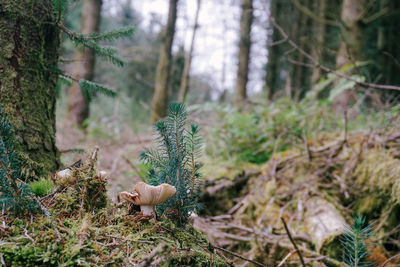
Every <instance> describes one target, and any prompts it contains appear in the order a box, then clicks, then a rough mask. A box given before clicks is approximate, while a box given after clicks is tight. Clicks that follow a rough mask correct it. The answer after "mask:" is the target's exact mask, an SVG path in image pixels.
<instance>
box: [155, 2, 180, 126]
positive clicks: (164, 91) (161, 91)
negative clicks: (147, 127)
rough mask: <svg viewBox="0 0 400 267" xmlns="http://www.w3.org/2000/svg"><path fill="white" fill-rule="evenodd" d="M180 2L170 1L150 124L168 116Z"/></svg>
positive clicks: (163, 33) (162, 34) (162, 35)
mask: <svg viewBox="0 0 400 267" xmlns="http://www.w3.org/2000/svg"><path fill="white" fill-rule="evenodd" d="M177 4H178V0H169V11H168V21H167V25H165V27H164V29H163V31H162V33H161V39H162V40H161V47H160V57H159V60H158V65H157V71H156V83H155V91H154V96H153V100H152V107H151V115H150V123H154V122H156V121H157V120H159V119H161V118H163V117H164V116H165V115H166V111H167V104H168V87H169V82H170V79H171V73H170V69H171V64H172V56H171V49H172V42H173V40H174V35H175V22H176V16H177Z"/></svg>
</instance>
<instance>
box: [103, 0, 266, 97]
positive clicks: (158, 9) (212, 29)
mask: <svg viewBox="0 0 400 267" xmlns="http://www.w3.org/2000/svg"><path fill="white" fill-rule="evenodd" d="M168 2H169V1H168V0H132V4H133V5H134V7H135V9H136V10H137V11H138V12H139V13H140V14H141V15H142V16H143V21H142V22H141V23H142V25H143V26H144V27H146V26H147V25H148V24H149V22H150V19H151V14H152V13H154V14H157V15H159V16H160V17H161V18H162V20H163V22H164V23H166V20H167V16H168ZM268 2H269V0H255V1H254V15H255V23H253V28H252V42H253V45H252V48H251V65H250V76H249V84H248V91H249V93H252V92H257V91H260V90H261V88H262V86H263V85H264V76H265V72H264V66H265V64H266V59H267V49H266V41H267V31H266V25H267V16H268V14H267V12H268ZM113 3H115V0H106V1H105V8H106V10H108V12H112V6H113ZM196 8H197V0H181V1H179V9H178V19H177V24H176V33H175V40H174V50H175V51H176V50H177V48H178V47H179V45H182V44H184V45H185V49H186V50H188V49H189V46H190V39H191V36H192V28H193V24H194V17H195V12H196ZM106 12H107V11H106ZM239 24H240V1H239V0H202V3H201V9H200V15H199V26H200V27H199V28H198V32H197V35H196V41H195V47H194V58H193V61H192V68H191V71H192V73H197V74H207V75H208V76H210V77H212V79H213V81H214V82H213V84H216V85H217V86H218V88H219V89H220V90H222V89H223V88H226V89H228V90H233V88H234V85H235V79H236V70H237V53H238V40H239ZM224 62H225V63H224ZM224 65H225V73H226V78H225V81H223V79H222V77H223V68H224V67H223V66H224Z"/></svg>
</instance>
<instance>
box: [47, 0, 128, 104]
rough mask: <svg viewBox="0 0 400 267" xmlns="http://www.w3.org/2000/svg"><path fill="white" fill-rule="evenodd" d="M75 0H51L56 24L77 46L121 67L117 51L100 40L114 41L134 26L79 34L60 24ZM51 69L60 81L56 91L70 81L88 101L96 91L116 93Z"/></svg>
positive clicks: (122, 62) (56, 69) (54, 68)
mask: <svg viewBox="0 0 400 267" xmlns="http://www.w3.org/2000/svg"><path fill="white" fill-rule="evenodd" d="M76 1H77V0H53V7H54V11H55V13H56V15H57V16H58V23H59V24H58V26H59V28H60V29H61V30H62V31H63V32H64V33H65V34H66V36H67V37H68V39H70V40H71V41H72V42H73V43H74V45H75V46H76V47H78V48H89V49H92V50H93V51H94V53H95V54H96V55H98V56H100V57H102V58H104V59H106V60H107V61H110V62H111V63H112V64H113V65H115V66H118V67H122V66H123V65H124V61H123V60H122V59H121V58H120V57H119V55H118V51H117V50H116V49H115V48H113V47H110V46H105V45H101V44H99V42H100V41H114V40H116V39H119V38H122V37H127V36H131V35H132V34H133V33H134V30H135V28H134V27H121V28H118V29H114V30H111V31H107V32H104V33H91V34H81V33H77V32H74V31H72V30H71V29H69V28H67V27H66V26H65V25H64V24H62V22H61V21H62V17H63V16H64V15H65V12H66V10H67V9H68V6H69V5H70V4H71V3H73V2H76ZM49 68H50V69H51V70H52V71H55V72H57V73H58V74H59V76H60V81H59V82H58V85H57V91H59V89H60V86H61V84H62V83H63V84H66V85H68V86H71V85H72V81H76V82H78V83H79V86H80V87H81V89H82V94H83V95H84V97H85V99H86V100H87V101H88V102H90V101H91V100H92V98H93V96H94V95H95V94H96V93H102V94H104V95H106V96H110V97H115V96H116V95H117V93H116V92H115V91H113V90H112V89H110V88H108V87H106V86H104V85H101V84H98V83H94V82H91V81H87V80H84V79H81V80H76V79H75V78H74V77H72V76H71V75H68V74H66V73H65V72H64V71H62V70H61V69H59V68H57V67H54V66H51V67H49Z"/></svg>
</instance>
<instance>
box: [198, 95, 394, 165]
mask: <svg viewBox="0 0 400 267" xmlns="http://www.w3.org/2000/svg"><path fill="white" fill-rule="evenodd" d="M191 111H192V112H194V113H195V114H197V116H198V117H200V118H204V117H206V118H207V122H205V124H206V131H207V132H208V133H209V134H208V135H207V140H206V144H207V147H206V153H207V157H208V158H211V159H212V162H218V164H219V165H221V164H220V163H221V162H224V163H225V164H226V165H228V166H231V167H233V168H237V167H238V168H241V167H243V166H244V165H246V164H247V163H252V164H257V165H259V164H263V163H265V162H267V161H268V160H269V159H270V158H271V157H273V156H274V154H276V153H278V152H283V151H286V150H288V149H293V147H299V146H303V145H304V142H305V141H304V139H306V140H310V139H314V140H315V139H317V138H319V137H320V135H321V133H327V134H329V135H331V136H338V135H340V134H343V132H344V128H345V127H346V131H353V132H354V131H371V130H376V129H385V128H386V127H390V126H391V124H392V123H393V119H394V118H395V117H396V116H397V114H398V107H397V106H396V107H393V108H392V109H390V110H388V111H377V112H370V113H368V112H366V113H358V114H356V113H352V114H349V115H348V116H347V120H346V122H345V120H344V116H343V115H339V114H338V113H336V112H334V111H333V109H332V107H331V105H330V104H329V103H328V102H326V101H319V102H318V101H309V100H307V99H305V100H303V101H300V102H295V101H292V100H289V99H280V100H277V101H275V102H271V103H269V102H265V101H261V102H257V103H252V104H249V105H248V106H247V107H246V108H245V109H244V110H237V109H236V108H234V107H232V106H229V105H228V106H223V105H221V104H218V105H213V104H208V105H202V106H194V107H192V109H191ZM350 116H351V117H350ZM212 162H211V165H210V166H209V167H211V168H213V169H215V166H213V164H212ZM208 163H210V162H208Z"/></svg>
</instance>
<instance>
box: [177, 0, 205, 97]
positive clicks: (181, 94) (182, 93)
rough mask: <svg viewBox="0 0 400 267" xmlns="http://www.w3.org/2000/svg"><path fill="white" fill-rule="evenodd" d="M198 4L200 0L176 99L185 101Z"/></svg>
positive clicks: (197, 11)
mask: <svg viewBox="0 0 400 267" xmlns="http://www.w3.org/2000/svg"><path fill="white" fill-rule="evenodd" d="M200 4H201V0H197V9H196V16H195V18H194V25H193V34H192V40H191V43H190V50H189V54H188V55H187V57H186V59H185V67H184V69H183V74H182V79H181V86H180V89H179V97H178V100H179V101H181V102H183V101H185V99H186V94H187V92H188V90H189V72H190V65H191V63H192V58H193V49H194V42H195V39H196V32H197V28H198V27H199V25H198V20H199V13H200Z"/></svg>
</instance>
